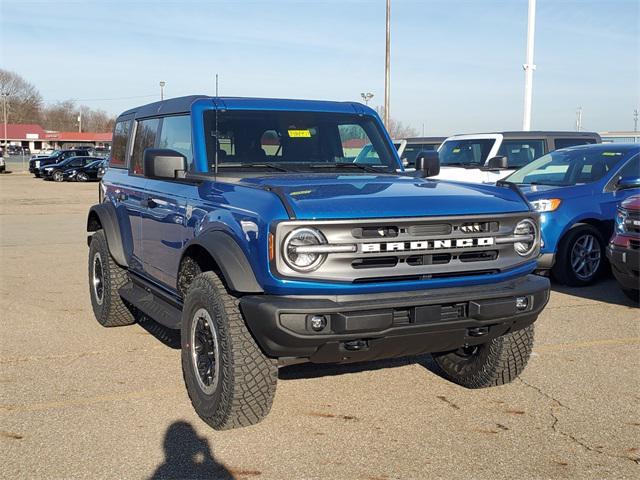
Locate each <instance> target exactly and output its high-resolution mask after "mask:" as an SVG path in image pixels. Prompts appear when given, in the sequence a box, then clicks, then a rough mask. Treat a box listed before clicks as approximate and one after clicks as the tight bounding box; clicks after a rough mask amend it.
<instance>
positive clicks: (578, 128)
mask: <svg viewBox="0 0 640 480" xmlns="http://www.w3.org/2000/svg"><path fill="white" fill-rule="evenodd" d="M581 131H582V107H578V109H577V110H576V132H581Z"/></svg>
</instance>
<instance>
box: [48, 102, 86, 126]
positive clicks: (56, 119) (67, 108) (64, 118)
mask: <svg viewBox="0 0 640 480" xmlns="http://www.w3.org/2000/svg"><path fill="white" fill-rule="evenodd" d="M42 126H43V127H44V128H45V129H46V130H57V131H68V132H70V131H74V130H75V131H77V130H78V109H77V108H76V105H75V103H73V100H65V101H64V102H58V103H54V104H52V105H47V106H46V107H45V109H44V111H43V122H42Z"/></svg>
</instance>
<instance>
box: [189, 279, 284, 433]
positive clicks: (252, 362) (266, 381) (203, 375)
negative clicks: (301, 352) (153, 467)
mask: <svg viewBox="0 0 640 480" xmlns="http://www.w3.org/2000/svg"><path fill="white" fill-rule="evenodd" d="M181 339H182V374H183V376H184V381H185V385H186V387H187V392H188V393H189V398H191V403H192V404H193V407H194V409H195V410H196V413H197V414H198V415H199V416H200V418H202V419H203V420H204V421H205V422H206V423H208V424H209V425H210V426H211V427H213V428H214V429H216V430H227V429H231V428H238V427H245V426H248V425H253V424H256V423H258V422H259V421H260V420H262V419H263V418H264V417H265V416H266V415H267V414H268V413H269V410H271V405H272V403H273V397H274V396H275V391H276V383H277V379H278V368H277V366H276V364H275V362H274V361H273V360H271V359H270V358H268V357H266V356H265V355H264V354H263V353H262V351H261V350H260V347H259V346H258V345H257V344H256V342H255V340H254V339H253V337H252V336H251V333H250V332H249V330H248V329H247V326H246V324H245V322H244V319H243V318H242V314H241V312H240V308H239V305H238V299H237V298H236V297H235V296H233V295H231V294H230V293H229V292H228V291H227V289H226V288H225V286H224V284H223V283H222V281H221V280H220V278H219V277H218V275H216V274H215V273H214V272H205V273H202V274H200V275H198V276H197V277H195V279H194V280H193V282H192V283H191V285H190V286H189V288H188V291H187V295H186V298H185V302H184V308H183V310H182V331H181Z"/></svg>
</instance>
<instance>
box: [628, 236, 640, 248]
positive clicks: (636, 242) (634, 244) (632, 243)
mask: <svg viewBox="0 0 640 480" xmlns="http://www.w3.org/2000/svg"><path fill="white" fill-rule="evenodd" d="M629 248H631V249H633V250H640V239H636V238H632V239H630V240H629Z"/></svg>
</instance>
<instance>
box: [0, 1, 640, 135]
mask: <svg viewBox="0 0 640 480" xmlns="http://www.w3.org/2000/svg"><path fill="white" fill-rule="evenodd" d="M391 3H392V19H391V22H392V23H391V27H392V39H391V41H392V46H391V60H392V70H391V114H392V116H393V117H395V118H397V119H398V120H401V121H403V122H405V123H409V124H410V125H412V126H414V127H415V128H416V129H417V130H418V131H419V132H421V131H422V129H423V125H424V128H425V131H426V134H427V135H430V134H433V135H448V134H453V133H464V132H473V131H487V130H500V129H520V127H521V123H522V103H523V89H524V73H523V71H522V63H524V56H525V43H526V23H527V0H505V1H495V0H469V1H458V0H446V1H445V0H441V1H436V0H421V1H420V0H414V1H412V0H392V2H391ZM384 4H385V2H384V0H368V1H367V0H362V1H355V0H354V1H349V0H336V1H330V0H313V1H303V0H299V1H293V0H288V1H284V0H279V1H275V0H270V1H257V0H254V1H246V0H244V1H202V0H201V1H189V0H183V1H177V0H174V1H166V0H154V1H137V0H126V1H119V0H118V1H116V0H102V1H97V0H84V1H82V0H50V1H33V0H0V9H1V11H0V18H1V20H0V22H1V24H0V31H1V33H0V35H1V47H0V48H1V51H0V55H1V57H0V60H1V61H0V65H1V66H2V68H5V69H9V70H12V71H15V72H17V73H19V74H20V75H22V76H24V77H25V78H26V79H27V80H29V81H30V82H32V83H33V84H35V85H36V87H37V88H38V89H39V90H40V92H41V93H42V95H43V97H44V100H45V101H46V102H54V101H58V100H64V99H68V98H75V99H79V100H81V103H84V104H86V105H89V106H91V107H96V108H102V109H104V110H107V111H108V112H110V113H113V114H117V113H119V112H120V111H122V110H125V109H127V108H130V107H132V106H135V105H139V104H144V103H148V102H150V101H153V100H155V99H157V98H158V97H159V86H158V82H159V81H160V80H164V81H166V87H165V94H166V96H169V97H172V96H181V95H188V94H196V93H203V94H212V93H213V92H214V77H215V73H216V72H218V73H219V74H220V94H221V95H234V96H235V95H238V96H264V97H289V98H315V99H332V100H357V101H360V92H368V91H370V92H372V93H373V94H374V95H375V96H374V98H373V100H372V101H371V105H373V106H376V105H379V104H381V103H382V102H383V96H384V37H385V9H384ZM639 5H640V2H639V1H638V0H601V1H590V0H574V1H567V0H562V1H561V0H538V11H537V28H536V44H535V63H536V65H537V70H536V71H535V73H534V88H533V91H534V98H533V121H532V127H533V128H535V129H569V130H571V129H574V128H575V112H576V108H577V107H578V106H582V107H583V112H584V113H583V127H584V129H592V130H596V131H603V130H631V129H632V128H633V110H634V109H635V108H640V7H639ZM123 97H127V98H123ZM131 97H136V98H131Z"/></svg>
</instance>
